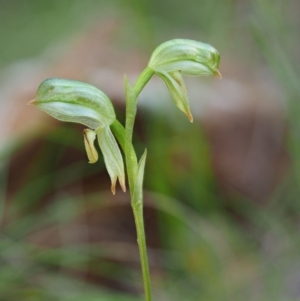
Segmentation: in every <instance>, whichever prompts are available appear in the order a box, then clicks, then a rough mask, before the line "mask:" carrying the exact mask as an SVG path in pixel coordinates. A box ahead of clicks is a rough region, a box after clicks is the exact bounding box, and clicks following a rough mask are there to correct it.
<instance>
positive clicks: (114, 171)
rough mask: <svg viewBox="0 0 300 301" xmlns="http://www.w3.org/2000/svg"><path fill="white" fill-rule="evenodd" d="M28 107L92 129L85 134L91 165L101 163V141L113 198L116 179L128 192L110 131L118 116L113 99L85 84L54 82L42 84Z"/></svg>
mask: <svg viewBox="0 0 300 301" xmlns="http://www.w3.org/2000/svg"><path fill="white" fill-rule="evenodd" d="M29 104H33V105H35V106H37V107H38V108H39V109H40V110H42V111H44V112H46V113H48V114H49V115H51V116H52V117H54V118H56V119H58V120H61V121H67V122H75V123H81V124H84V125H86V126H87V127H89V128H90V129H86V130H84V131H83V135H84V145H85V149H86V152H87V156H88V159H89V163H95V162H96V161H97V160H98V153H97V150H96V148H95V146H94V141H95V139H96V137H98V143H99V146H100V149H101V151H102V153H103V157H104V162H105V165H106V168H107V171H108V173H109V176H110V178H111V182H112V186H111V190H112V192H113V194H115V186H116V181H117V179H119V182H120V185H121V187H122V189H123V191H126V187H125V172H124V163H123V158H122V155H121V152H120V149H119V147H118V144H117V142H116V140H115V137H114V136H113V134H112V132H111V130H110V125H111V124H112V123H113V122H114V120H115V119H116V115H115V111H114V108H113V105H112V103H111V101H110V99H109V98H108V97H107V96H106V95H105V94H104V93H103V92H102V91H100V90H98V89H97V88H95V87H94V86H91V85H89V84H85V83H82V82H78V81H73V80H67V79H60V78H52V79H47V80H45V81H44V82H42V83H41V85H40V86H39V88H38V91H37V94H36V98H35V99H34V100H32V101H30V102H29Z"/></svg>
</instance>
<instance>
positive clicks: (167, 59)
mask: <svg viewBox="0 0 300 301" xmlns="http://www.w3.org/2000/svg"><path fill="white" fill-rule="evenodd" d="M219 64H220V55H219V53H218V51H217V50H216V49H215V48H214V47H212V46H211V45H209V44H205V43H202V42H198V41H193V40H185V39H175V40H170V41H167V42H165V43H163V44H161V45H160V46H158V47H157V48H156V49H155V50H154V52H153V54H152V56H151V58H150V61H149V63H148V66H149V67H151V68H152V69H153V70H154V71H156V72H159V71H160V72H161V71H164V72H174V71H181V72H182V74H185V75H192V76H193V75H195V76H196V75H217V76H219V75H220V72H219V71H218V68H219Z"/></svg>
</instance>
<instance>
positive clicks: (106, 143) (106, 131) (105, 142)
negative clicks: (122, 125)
mask: <svg viewBox="0 0 300 301" xmlns="http://www.w3.org/2000/svg"><path fill="white" fill-rule="evenodd" d="M96 133H97V137H98V142H99V146H100V149H101V151H102V154H103V157H104V162H105V166H106V169H107V172H108V174H109V176H110V178H111V183H112V184H111V191H112V193H113V194H115V191H116V182H117V179H119V183H120V185H121V188H122V190H123V191H124V192H125V191H126V186H125V172H124V163H123V157H122V155H121V152H120V149H119V146H118V144H117V142H116V139H115V137H114V135H113V134H112V132H111V130H110V127H109V126H107V127H104V128H98V129H96Z"/></svg>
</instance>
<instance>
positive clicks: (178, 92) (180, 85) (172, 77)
mask: <svg viewBox="0 0 300 301" xmlns="http://www.w3.org/2000/svg"><path fill="white" fill-rule="evenodd" d="M157 75H158V76H160V77H161V78H162V79H163V81H164V82H165V83H166V85H167V87H168V89H169V91H170V93H171V95H172V99H173V101H174V102H175V104H176V106H177V107H178V108H179V109H180V110H181V111H182V112H184V113H185V114H186V116H187V117H188V119H189V120H190V121H191V122H193V116H192V113H191V111H190V105H189V100H188V96H187V93H186V89H185V85H184V81H183V79H182V77H181V75H180V73H179V72H177V73H176V72H175V73H166V72H160V73H157Z"/></svg>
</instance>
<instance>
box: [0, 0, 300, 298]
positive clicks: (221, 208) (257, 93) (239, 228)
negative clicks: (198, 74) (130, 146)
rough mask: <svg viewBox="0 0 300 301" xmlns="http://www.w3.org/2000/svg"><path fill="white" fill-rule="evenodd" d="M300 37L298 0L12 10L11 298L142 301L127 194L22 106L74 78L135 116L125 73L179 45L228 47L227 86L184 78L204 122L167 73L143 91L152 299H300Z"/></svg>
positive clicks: (3, 248) (5, 279)
mask: <svg viewBox="0 0 300 301" xmlns="http://www.w3.org/2000/svg"><path fill="white" fill-rule="evenodd" d="M299 29H300V3H299V1H298V0H289V1H284V0H279V1H278V0H272V1H271V0H251V1H246V0H241V1H235V0H227V1H216V0H185V1H184V2H182V1H170V0H152V1H146V0H128V1H117V0H112V1H104V0H98V1H96V0H86V1H79V0H73V1H71V0H64V1H61V0H43V1H38V0H15V1H7V0H0V43H1V50H0V66H1V71H0V106H1V107H0V112H1V113H0V116H1V130H0V138H1V148H0V151H1V153H0V154H1V165H0V167H1V179H0V180H1V182H0V187H1V190H0V200H1V206H0V208H1V215H0V217H1V232H0V236H1V237H0V262H1V269H0V300H1V301H10V300H30V301H31V300H32V301H35V300H70V301H71V300H72V301H73V300H74V301H75V300H87V301H89V300H103V301H118V300H120V301H123V300H124V301H125V300H143V296H142V279H141V273H140V267H139V258H138V251H137V246H136V238H135V229H134V224H133V217H132V214H131V211H130V206H129V197H128V195H127V194H125V195H124V194H123V193H122V192H121V191H117V195H116V197H112V196H111V193H110V191H109V185H110V184H109V179H108V175H107V174H106V171H105V168H104V164H103V161H101V160H102V159H101V158H100V160H99V162H98V163H97V164H95V165H89V164H87V159H86V155H85V153H84V147H83V143H82V142H83V141H82V140H83V138H82V134H81V133H82V129H83V128H82V127H81V126H78V125H74V124H62V123H59V122H55V121H53V120H50V118H49V117H48V116H46V115H43V114H41V113H39V112H36V111H37V110H36V109H35V108H32V107H30V108H28V107H27V106H26V104H27V102H28V101H29V100H31V99H32V98H33V97H34V91H35V90H36V89H37V86H38V84H39V83H40V82H41V81H42V80H43V79H45V78H47V77H52V76H59V77H69V78H75V79H80V80H84V81H88V82H91V83H93V84H96V85H98V86H99V87H100V88H101V89H103V90H104V91H107V94H108V95H109V96H111V97H112V100H113V101H115V104H116V109H117V115H118V116H119V118H120V120H123V118H124V117H123V116H124V100H123V98H122V93H123V92H122V77H123V74H124V73H125V72H126V73H128V74H129V77H130V79H131V80H132V81H133V80H134V79H135V78H136V77H137V75H138V73H139V72H141V71H142V68H144V66H146V64H147V60H148V59H149V56H150V55H151V52H152V51H153V49H155V47H156V46H157V45H159V44H160V43H162V42H163V41H165V40H169V39H172V38H191V39H195V40H201V41H203V42H207V43H210V44H212V45H213V46H214V47H216V48H217V49H218V50H219V52H220V53H221V66H220V71H221V73H222V75H223V80H222V81H219V80H218V79H215V78H207V79H203V78H196V79H187V86H188V90H189V92H190V93H189V94H190V99H191V105H192V110H193V111H194V112H195V117H196V118H195V119H196V120H195V122H194V123H193V124H189V122H188V121H187V120H186V118H185V116H183V115H182V114H181V113H180V112H179V111H178V110H177V109H176V108H175V106H173V105H172V103H171V100H170V97H169V96H168V94H167V91H165V90H166V89H165V87H164V86H163V84H162V83H159V81H158V80H157V79H153V81H152V86H150V88H149V89H146V91H145V93H143V94H142V95H141V105H140V111H139V112H138V120H137V124H136V136H135V144H136V145H137V149H138V152H139V154H141V153H142V151H143V149H144V148H145V147H146V148H147V149H148V154H149V155H148V162H147V166H146V175H145V220H146V232H147V239H148V245H149V258H150V267H151V274H152V285H153V291H154V297H153V300H161V301H169V300H172V301H176V300H187V301H190V300H205V301H227V300H230V301H234V300H244V301H254V300H255V301H260V300H261V301H269V300H270V301H276V300H278V301H282V300H284V301H292V300H293V301H296V300H300V239H299V237H300V233H299V231H300V230H299V229H300V202H299V193H300V134H299V133H300V118H299V116H300V106H299V100H300V85H299V82H300V68H299V66H300V64H299V63H300V51H299V50H300V39H299ZM149 85H150V84H149ZM151 103H152V104H153V105H151Z"/></svg>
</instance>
